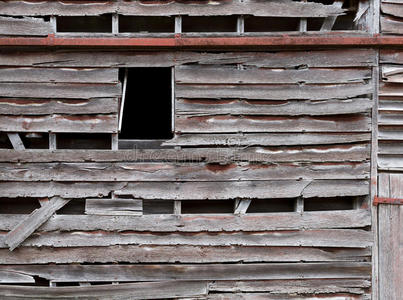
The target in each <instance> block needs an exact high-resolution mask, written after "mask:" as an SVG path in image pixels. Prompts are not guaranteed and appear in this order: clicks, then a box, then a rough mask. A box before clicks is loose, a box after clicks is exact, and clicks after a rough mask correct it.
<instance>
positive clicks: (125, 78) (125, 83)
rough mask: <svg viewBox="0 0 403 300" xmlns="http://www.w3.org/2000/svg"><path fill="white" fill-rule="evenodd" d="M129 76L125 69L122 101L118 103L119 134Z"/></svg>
mask: <svg viewBox="0 0 403 300" xmlns="http://www.w3.org/2000/svg"><path fill="white" fill-rule="evenodd" d="M128 75H129V70H128V69H127V68H126V69H125V77H124V79H123V90H122V101H120V110H119V132H120V130H121V129H122V121H123V109H124V107H125V100H126V87H127V78H128Z"/></svg>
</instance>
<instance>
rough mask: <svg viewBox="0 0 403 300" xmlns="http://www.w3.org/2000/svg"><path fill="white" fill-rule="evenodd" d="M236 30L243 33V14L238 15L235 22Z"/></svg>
mask: <svg viewBox="0 0 403 300" xmlns="http://www.w3.org/2000/svg"><path fill="white" fill-rule="evenodd" d="M236 30H237V33H238V35H243V34H244V33H245V18H244V16H238V19H237V22H236Z"/></svg>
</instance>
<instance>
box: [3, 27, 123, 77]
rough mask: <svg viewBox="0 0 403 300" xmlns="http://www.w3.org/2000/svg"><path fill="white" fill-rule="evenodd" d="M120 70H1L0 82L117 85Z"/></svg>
mask: <svg viewBox="0 0 403 300" xmlns="http://www.w3.org/2000/svg"><path fill="white" fill-rule="evenodd" d="M17 20H18V19H17ZM118 70H119V69H118V68H96V69H93V68H92V69H91V68H87V69H74V68H58V69H56V68H1V69H0V82H8V83H10V82H27V83H50V82H52V83H54V82H56V83H60V82H65V83H98V84H99V83H117V82H118Z"/></svg>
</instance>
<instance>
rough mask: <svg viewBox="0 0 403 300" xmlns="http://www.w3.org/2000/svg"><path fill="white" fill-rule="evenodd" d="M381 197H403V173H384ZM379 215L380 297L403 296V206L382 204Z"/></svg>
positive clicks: (380, 188) (380, 190)
mask: <svg viewBox="0 0 403 300" xmlns="http://www.w3.org/2000/svg"><path fill="white" fill-rule="evenodd" d="M379 197H388V198H402V197H403V175H402V174H388V173H380V174H379ZM378 219H379V238H378V239H379V242H378V243H379V252H380V253H379V287H380V290H379V292H380V299H400V298H401V297H402V296H403V288H402V283H401V279H402V278H403V256H401V254H402V252H403V251H402V249H403V246H402V245H403V243H402V241H403V226H402V225H403V206H401V205H393V204H380V205H379V208H378Z"/></svg>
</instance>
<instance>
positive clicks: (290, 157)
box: [0, 144, 369, 163]
mask: <svg viewBox="0 0 403 300" xmlns="http://www.w3.org/2000/svg"><path fill="white" fill-rule="evenodd" d="M368 158H369V145H368V144H351V145H349V144H346V145H329V146H304V147H248V148H235V149H231V148H212V149H203V148H201V149H186V148H184V149H133V150H80V149H77V150H59V149H58V150H47V149H41V150H38V149H25V150H24V151H18V150H9V149H0V162H151V161H155V162H158V161H160V162H161V161H163V162H211V163H214V162H218V163H226V162H227V163H228V162H236V161H251V162H252V161H253V162H268V161H270V162H289V161H292V162H301V161H315V162H325V161H330V162H335V161H364V160H368Z"/></svg>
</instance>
